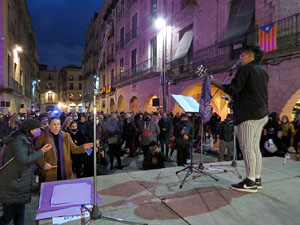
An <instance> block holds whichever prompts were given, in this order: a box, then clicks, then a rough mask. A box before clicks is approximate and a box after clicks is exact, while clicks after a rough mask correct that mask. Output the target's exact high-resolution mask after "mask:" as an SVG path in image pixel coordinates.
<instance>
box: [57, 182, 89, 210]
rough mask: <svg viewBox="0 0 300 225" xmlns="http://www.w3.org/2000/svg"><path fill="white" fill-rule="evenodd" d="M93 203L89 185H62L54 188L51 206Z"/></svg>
mask: <svg viewBox="0 0 300 225" xmlns="http://www.w3.org/2000/svg"><path fill="white" fill-rule="evenodd" d="M90 201H91V185H90V184H87V183H75V184H61V185H57V186H55V187H54V188H53V194H52V198H51V205H52V206H57V205H60V206H62V205H64V206H68V205H74V204H87V203H90Z"/></svg>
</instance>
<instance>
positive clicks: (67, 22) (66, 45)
mask: <svg viewBox="0 0 300 225" xmlns="http://www.w3.org/2000/svg"><path fill="white" fill-rule="evenodd" d="M27 2H28V8H29V12H30V16H31V21H32V24H33V28H34V31H35V34H36V37H37V41H38V51H39V54H40V60H39V63H41V64H47V65H48V68H51V69H52V68H53V67H54V66H55V67H56V69H60V68H61V67H62V66H65V65H69V64H75V65H78V66H81V54H82V52H83V50H84V39H85V32H86V30H87V28H88V25H89V23H90V21H91V19H92V18H93V16H94V13H95V12H98V11H99V9H100V8H101V6H102V4H103V2H104V0H28V1H27Z"/></svg>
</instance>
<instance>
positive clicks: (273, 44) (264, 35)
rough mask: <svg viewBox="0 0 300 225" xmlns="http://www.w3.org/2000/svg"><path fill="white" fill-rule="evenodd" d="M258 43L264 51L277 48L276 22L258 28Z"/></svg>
mask: <svg viewBox="0 0 300 225" xmlns="http://www.w3.org/2000/svg"><path fill="white" fill-rule="evenodd" d="M258 43H259V47H260V48H261V49H262V50H264V52H270V51H274V50H276V49H277V23H274V22H273V23H269V24H267V25H265V26H263V27H260V28H259V34H258Z"/></svg>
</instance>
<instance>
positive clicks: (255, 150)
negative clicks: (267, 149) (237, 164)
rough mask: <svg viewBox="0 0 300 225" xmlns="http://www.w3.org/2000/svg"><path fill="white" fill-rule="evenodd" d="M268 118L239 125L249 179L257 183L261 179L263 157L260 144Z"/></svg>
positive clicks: (238, 135) (238, 134)
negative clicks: (257, 179)
mask: <svg viewBox="0 0 300 225" xmlns="http://www.w3.org/2000/svg"><path fill="white" fill-rule="evenodd" d="M267 121H268V116H265V117H264V118H262V119H259V120H247V121H245V122H242V123H241V124H239V125H237V138H238V140H239V144H240V148H241V151H242V154H243V157H244V162H245V168H246V175H247V178H248V179H250V180H252V181H255V179H256V178H260V173H261V164H262V156H261V152H260V147H259V142H260V137H261V133H262V129H263V127H264V125H265V124H266V123H267Z"/></svg>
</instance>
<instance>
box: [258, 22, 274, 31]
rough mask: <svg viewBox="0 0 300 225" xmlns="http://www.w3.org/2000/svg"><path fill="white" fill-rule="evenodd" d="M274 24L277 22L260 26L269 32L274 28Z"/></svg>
mask: <svg viewBox="0 0 300 225" xmlns="http://www.w3.org/2000/svg"><path fill="white" fill-rule="evenodd" d="M274 24H275V22H272V23H269V24H267V25H265V26H262V27H260V29H262V30H263V31H264V32H265V33H269V32H270V30H272V28H273V26H274Z"/></svg>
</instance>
